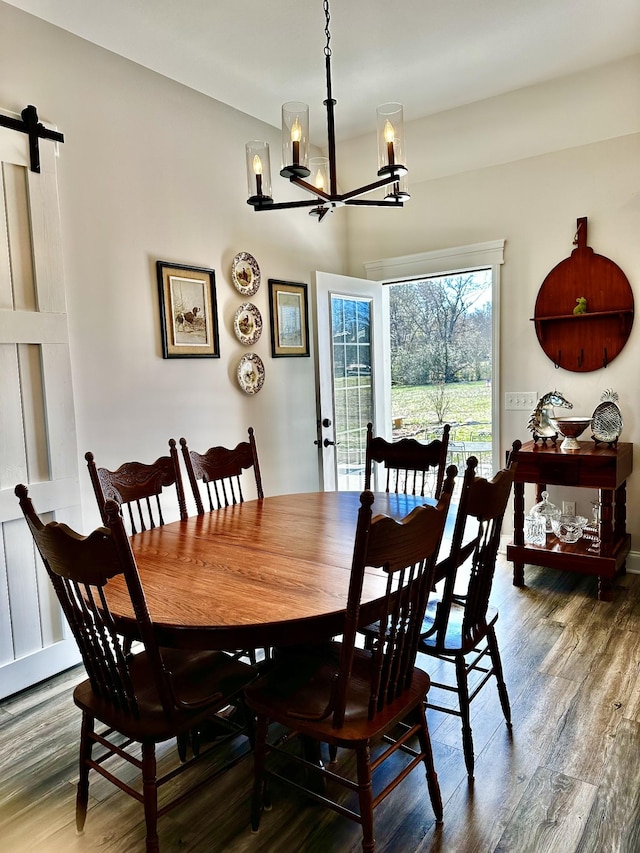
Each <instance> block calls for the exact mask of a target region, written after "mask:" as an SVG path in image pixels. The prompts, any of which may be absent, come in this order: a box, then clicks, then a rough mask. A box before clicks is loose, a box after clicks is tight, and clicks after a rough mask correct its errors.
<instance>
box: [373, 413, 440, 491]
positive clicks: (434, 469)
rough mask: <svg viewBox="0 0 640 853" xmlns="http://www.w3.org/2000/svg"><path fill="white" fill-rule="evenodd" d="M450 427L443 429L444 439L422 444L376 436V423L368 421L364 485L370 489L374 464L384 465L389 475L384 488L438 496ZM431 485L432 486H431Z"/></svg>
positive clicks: (406, 439)
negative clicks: (374, 424)
mask: <svg viewBox="0 0 640 853" xmlns="http://www.w3.org/2000/svg"><path fill="white" fill-rule="evenodd" d="M450 431H451V426H450V425H449V424H445V425H444V427H443V428H442V438H435V439H433V441H430V442H429V443H428V444H423V443H422V442H420V441H417V440H416V439H415V438H401V439H400V440H399V441H387V440H386V439H384V438H382V437H381V436H374V435H373V424H371V423H368V424H367V443H366V455H365V469H364V472H365V473H364V487H365V489H370V488H371V477H372V473H373V466H374V463H376V464H378V465H381V466H382V467H383V468H384V469H385V471H386V474H385V475H383V477H384V489H385V491H386V492H395V493H396V494H398V493H403V494H408V495H420V496H421V497H425V496H427V497H433V498H436V499H437V498H438V497H439V495H440V490H441V489H442V483H443V481H444V477H445V469H446V465H447V452H448V446H449V433H450ZM431 486H432V487H431Z"/></svg>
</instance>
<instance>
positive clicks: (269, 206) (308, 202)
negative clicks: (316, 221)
mask: <svg viewBox="0 0 640 853" xmlns="http://www.w3.org/2000/svg"><path fill="white" fill-rule="evenodd" d="M321 204H323V201H322V199H321V198H310V199H304V200H303V201H278V202H272V201H265V202H260V201H255V202H254V201H252V202H251V206H252V207H253V209H254V210H286V209H287V208H291V207H318V205H321Z"/></svg>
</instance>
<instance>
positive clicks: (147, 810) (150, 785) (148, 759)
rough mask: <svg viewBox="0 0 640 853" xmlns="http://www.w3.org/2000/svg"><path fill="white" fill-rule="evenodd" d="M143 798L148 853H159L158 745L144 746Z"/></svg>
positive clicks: (149, 744)
mask: <svg viewBox="0 0 640 853" xmlns="http://www.w3.org/2000/svg"><path fill="white" fill-rule="evenodd" d="M142 797H143V800H144V819H145V823H146V827H147V846H146V851H147V853H159V851H160V846H159V842H158V785H157V783H156V745H155V744H154V743H143V744H142Z"/></svg>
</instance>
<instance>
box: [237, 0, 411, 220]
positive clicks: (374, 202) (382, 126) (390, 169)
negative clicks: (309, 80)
mask: <svg viewBox="0 0 640 853" xmlns="http://www.w3.org/2000/svg"><path fill="white" fill-rule="evenodd" d="M323 7H324V13H325V22H326V25H325V34H326V45H325V49H324V53H325V69H326V85H327V97H326V100H325V101H324V105H325V107H326V112H327V154H328V156H327V157H310V156H309V107H308V106H307V104H304V103H302V102H300V101H289V102H288V103H285V104H283V105H282V168H281V170H280V175H281V176H282V177H283V178H286V179H288V180H289V181H290V183H292V184H295V185H296V186H298V187H301V188H302V189H304V190H306V191H307V192H308V193H309V195H310V196H311V197H310V198H309V199H302V200H300V201H288V202H278V203H275V202H274V200H273V196H272V185H271V163H270V154H269V144H268V143H267V142H264V141H258V140H254V141H252V142H248V143H247V144H246V164H247V184H248V190H249V197H248V199H247V204H250V205H251V206H252V207H253V209H254V210H257V211H260V210H282V209H285V208H294V207H308V208H311V209H310V210H309V213H310V214H313V215H315V216H317V217H318V219H319V220H322V219H323V218H324V216H325V215H326V214H327V213H328V212H329V211H333V210H334V209H335V208H336V207H342V206H343V205H363V206H369V207H402V206H403V204H404V202H405V201H407V200H408V199H409V198H410V195H409V192H408V190H407V182H406V175H407V166H406V154H405V144H404V122H403V114H402V105H401V104H395V103H392V104H383V105H382V106H380V107H378V110H377V139H378V180H377V181H373V182H372V183H370V184H366V185H365V186H362V187H358V188H357V189H355V190H350V191H348V192H344V193H339V192H338V176H337V168H336V141H335V118H334V107H335V104H336V101H335V100H334V98H333V94H332V84H331V33H330V31H329V22H330V14H329V2H328V0H323ZM380 188H385V193H384V198H371V197H368V198H363V196H368V195H369V194H370V193H372V192H374V191H375V190H378V189H380Z"/></svg>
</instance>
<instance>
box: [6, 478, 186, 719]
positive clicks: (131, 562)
mask: <svg viewBox="0 0 640 853" xmlns="http://www.w3.org/2000/svg"><path fill="white" fill-rule="evenodd" d="M15 493H16V495H17V496H18V498H19V500H20V507H21V508H22V512H23V514H24V517H25V519H26V521H27V524H28V526H29V529H30V531H31V534H32V536H33V539H34V542H35V544H36V547H37V549H38V551H39V553H40V556H41V557H42V560H43V563H44V566H45V568H46V570H47V574H48V575H49V578H50V580H51V583H52V584H53V588H54V590H55V592H56V595H57V597H58V601H59V602H60V606H61V607H62V610H63V612H64V615H65V616H66V618H67V621H68V623H69V626H70V628H71V631H72V633H73V636H74V638H75V640H76V643H77V644H78V648H79V650H80V654H81V655H82V660H83V663H84V666H85V669H86V671H87V675H88V677H89V681H90V682H91V687H92V688H93V691H94V693H95V694H96V695H97V696H100V697H101V699H102V700H103V701H104V702H105V703H106V704H108V705H111V706H112V707H113V708H114V709H117V710H118V712H119V713H120V714H121V715H122V716H123V717H125V718H126V717H129V718H137V717H138V697H137V696H136V693H135V691H134V688H133V679H132V676H131V669H130V667H131V666H132V665H134V664H132V662H133V661H134V660H135V658H132V657H130V656H128V655H127V650H126V648H125V645H124V644H125V640H124V639H123V638H122V636H120V635H119V634H118V633H117V632H116V629H115V624H114V619H113V616H112V614H111V610H110V608H109V599H108V596H107V594H106V587H107V586H108V584H109V581H111V580H112V579H113V578H116V577H117V576H119V575H124V577H125V581H126V588H127V592H128V594H129V596H130V599H131V606H132V608H133V612H134V613H135V615H136V620H137V622H138V630H139V632H140V635H141V639H142V641H143V643H144V646H145V652H146V656H145V657H146V659H147V661H148V662H149V664H150V665H151V667H152V670H153V672H154V676H155V687H156V690H157V694H158V696H159V697H160V699H161V701H162V704H163V707H164V710H165V713H166V714H167V715H168V717H170V715H171V713H172V710H173V702H172V699H171V689H170V686H169V684H168V682H166V681H165V677H164V673H163V667H162V662H161V658H160V652H159V649H158V647H157V645H156V641H155V635H154V632H153V627H152V623H151V618H150V616H149V611H148V609H147V604H146V601H145V597H144V592H143V590H142V586H141V583H140V578H139V575H138V569H137V566H136V563H135V559H134V556H133V554H132V552H131V546H130V544H129V540H128V537H127V534H126V531H125V529H124V526H123V524H122V518H121V516H120V509H119V507H118V504H117V503H116V502H115V501H113V500H109V501H107V502H106V505H105V515H106V519H107V522H108V525H109V527H108V528H106V527H99V528H97V529H96V530H94V531H93V532H92V533H91V534H90V535H89V536H81V535H79V534H78V533H76V532H75V531H74V530H71V528H69V527H67V525H66V524H60V523H58V522H56V521H52V522H50V523H48V524H43V522H42V521H41V519H40V518H39V516H38V515H37V513H36V511H35V509H34V507H33V504H32V502H31V499H30V498H29V496H28V492H27V488H26V486H23V485H19V486H16V489H15Z"/></svg>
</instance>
